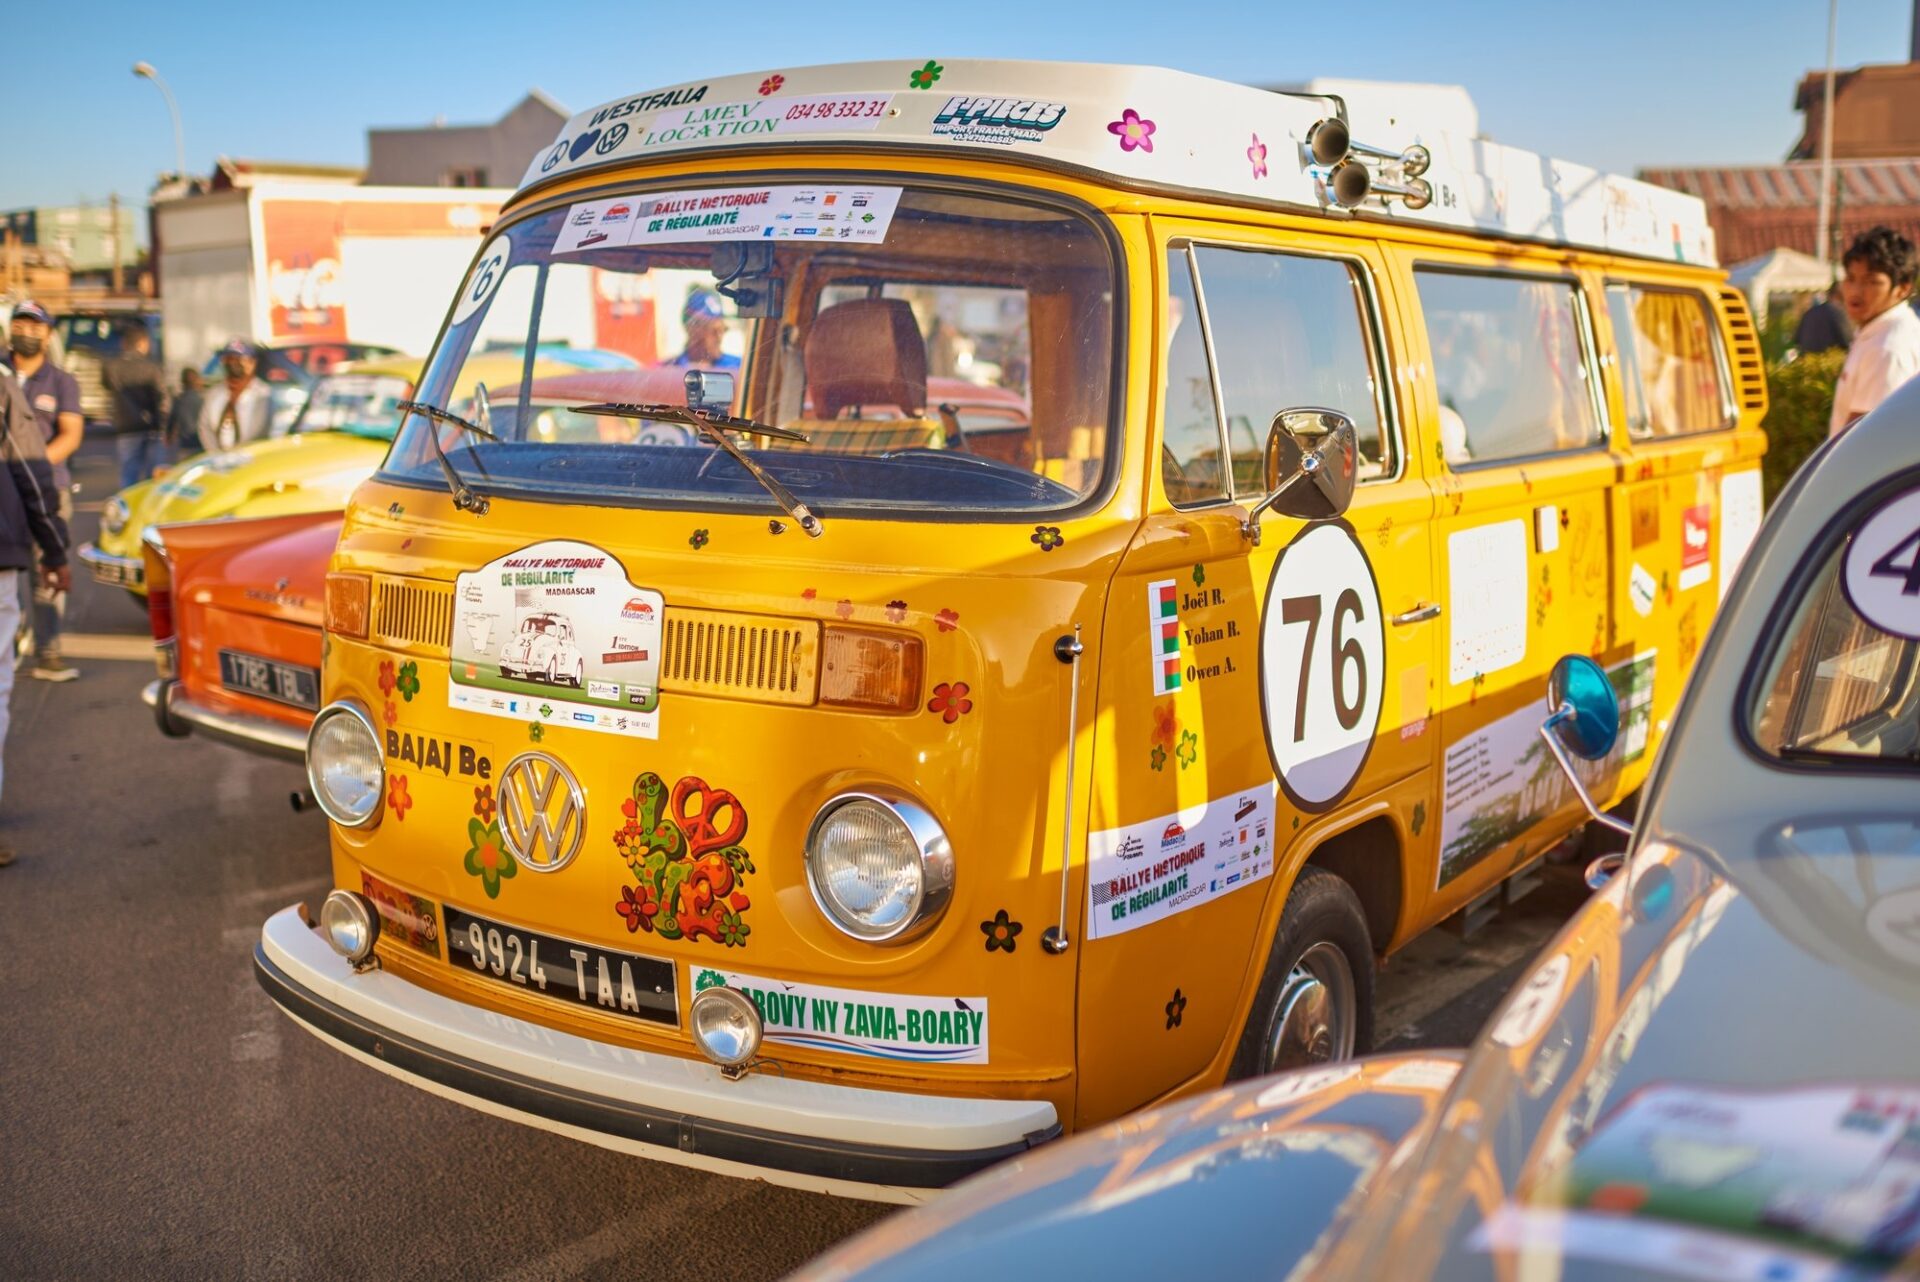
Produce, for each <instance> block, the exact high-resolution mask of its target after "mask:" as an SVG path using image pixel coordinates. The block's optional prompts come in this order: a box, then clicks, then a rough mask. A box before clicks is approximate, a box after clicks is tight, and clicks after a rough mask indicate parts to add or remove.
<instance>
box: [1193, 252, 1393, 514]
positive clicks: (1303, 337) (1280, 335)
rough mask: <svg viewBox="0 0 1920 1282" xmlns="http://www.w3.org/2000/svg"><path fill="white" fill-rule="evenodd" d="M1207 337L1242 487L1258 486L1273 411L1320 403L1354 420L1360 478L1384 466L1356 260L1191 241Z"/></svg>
mask: <svg viewBox="0 0 1920 1282" xmlns="http://www.w3.org/2000/svg"><path fill="white" fill-rule="evenodd" d="M1194 258H1195V261H1196V262H1197V263H1198V264H1199V267H1200V293H1201V299H1202V303H1203V305H1204V306H1205V307H1206V311H1207V338H1208V339H1209V341H1210V342H1211V343H1212V346H1213V360H1214V367H1215V369H1216V370H1217V371H1218V374H1219V380H1220V395H1221V399H1222V400H1224V401H1225V402H1226V417H1227V447H1228V449H1229V451H1230V452H1231V456H1232V459H1233V488H1234V493H1235V494H1236V495H1237V496H1239V497H1246V496H1248V495H1259V494H1261V493H1263V492H1264V488H1263V486H1262V483H1261V481H1262V478H1261V457H1262V455H1263V453H1264V452H1265V450H1266V443H1267V429H1268V427H1269V426H1270V425H1271V424H1272V422H1273V416H1274V415H1275V414H1277V413H1279V412H1280V411H1281V410H1285V409H1295V408H1299V407H1301V406H1324V407H1326V408H1327V409H1335V410H1339V411H1340V412H1341V413H1343V414H1346V415H1347V416H1348V417H1349V418H1351V419H1352V420H1353V425H1354V428H1355V430H1356V431H1357V433H1358V435H1359V438H1360V479H1361V480H1363V481H1364V480H1369V479H1372V478H1376V477H1381V476H1385V475H1388V474H1389V473H1391V472H1392V470H1393V466H1392V465H1393V460H1392V458H1391V457H1390V454H1389V448H1388V444H1387V440H1388V438H1387V432H1386V430H1385V429H1386V425H1385V423H1384V422H1383V418H1382V413H1381V402H1380V395H1379V387H1378V384H1377V382H1376V371H1375V363H1374V352H1375V351H1376V350H1377V346H1376V344H1375V343H1374V341H1373V337H1372V335H1373V326H1372V323H1371V318H1370V317H1369V314H1368V313H1369V308H1368V306H1367V299H1366V295H1365V291H1364V289H1363V287H1362V284H1361V281H1360V279H1359V277H1358V275H1357V274H1356V272H1355V270H1354V268H1353V266H1352V265H1351V264H1349V263H1345V262H1342V261H1340V260H1339V259H1334V258H1310V257H1306V256H1304V255H1299V254H1277V253H1267V252H1264V251H1260V250H1246V249H1221V248H1218V247H1215V246H1211V245H1202V246H1196V247H1195V248H1194Z"/></svg>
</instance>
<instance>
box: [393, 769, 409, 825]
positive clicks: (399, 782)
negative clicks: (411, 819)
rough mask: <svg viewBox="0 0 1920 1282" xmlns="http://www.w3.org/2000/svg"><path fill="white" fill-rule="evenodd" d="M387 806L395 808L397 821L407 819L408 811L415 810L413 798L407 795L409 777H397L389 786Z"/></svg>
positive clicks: (394, 813)
mask: <svg viewBox="0 0 1920 1282" xmlns="http://www.w3.org/2000/svg"><path fill="white" fill-rule="evenodd" d="M387 804H388V805H389V806H392V807H393V817H394V818H395V819H405V818H406V817H407V811H409V810H411V809H412V808H413V798H412V797H410V796H408V795H407V777H406V776H405V775H395V776H394V777H393V779H392V781H391V782H389V783H388V784H387Z"/></svg>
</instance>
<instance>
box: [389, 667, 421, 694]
mask: <svg viewBox="0 0 1920 1282" xmlns="http://www.w3.org/2000/svg"><path fill="white" fill-rule="evenodd" d="M393 684H394V688H395V689H397V690H399V691H400V697H401V698H402V699H405V700H406V701H407V702H408V703H412V702H413V696H414V695H416V694H419V693H420V665H419V664H417V663H415V662H414V661H413V660H412V659H408V660H407V661H406V662H405V663H403V664H401V665H400V679H399V680H397V681H395V682H394V683H393Z"/></svg>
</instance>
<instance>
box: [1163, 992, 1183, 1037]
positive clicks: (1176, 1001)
mask: <svg viewBox="0 0 1920 1282" xmlns="http://www.w3.org/2000/svg"><path fill="white" fill-rule="evenodd" d="M1186 1011H1187V995H1186V994H1185V993H1183V992H1181V991H1180V990H1179V989H1177V988H1176V989H1174V990H1173V1000H1172V1001H1170V1002H1168V1003H1167V1028H1168V1029H1169V1030H1171V1029H1175V1028H1178V1027H1180V1017H1181V1016H1182V1015H1184V1014H1186Z"/></svg>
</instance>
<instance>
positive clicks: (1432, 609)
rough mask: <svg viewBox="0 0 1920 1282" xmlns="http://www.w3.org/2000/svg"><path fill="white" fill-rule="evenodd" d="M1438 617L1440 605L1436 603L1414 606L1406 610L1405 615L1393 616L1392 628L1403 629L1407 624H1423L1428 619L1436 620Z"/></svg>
mask: <svg viewBox="0 0 1920 1282" xmlns="http://www.w3.org/2000/svg"><path fill="white" fill-rule="evenodd" d="M1439 617H1440V603H1439V602H1437V601H1429V602H1427V603H1426V604H1425V605H1416V606H1414V607H1413V609H1411V610H1408V611H1407V612H1406V613H1405V614H1396V615H1394V616H1393V626H1394V627H1396V628H1404V627H1405V626H1407V624H1409V623H1425V622H1426V621H1427V620H1428V619H1437V618H1439Z"/></svg>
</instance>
